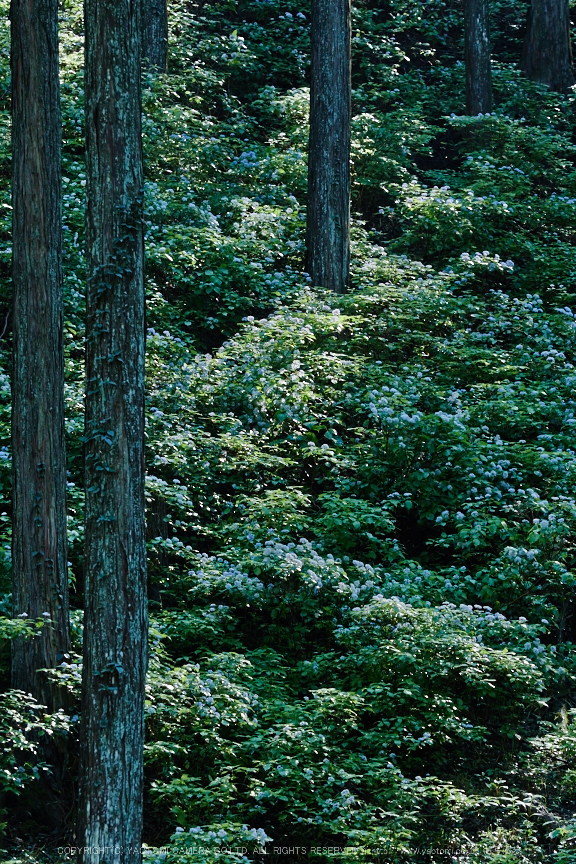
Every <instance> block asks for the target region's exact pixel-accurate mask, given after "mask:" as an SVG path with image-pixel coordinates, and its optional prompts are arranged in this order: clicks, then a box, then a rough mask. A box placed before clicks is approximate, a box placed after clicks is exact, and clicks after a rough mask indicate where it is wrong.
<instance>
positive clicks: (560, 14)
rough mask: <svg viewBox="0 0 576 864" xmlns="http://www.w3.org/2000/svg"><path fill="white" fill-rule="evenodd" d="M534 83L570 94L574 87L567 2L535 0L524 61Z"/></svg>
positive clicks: (525, 42) (531, 7) (525, 45)
mask: <svg viewBox="0 0 576 864" xmlns="http://www.w3.org/2000/svg"><path fill="white" fill-rule="evenodd" d="M521 67H522V71H523V72H524V73H525V75H526V77H527V78H530V80H531V81H538V82H539V83H540V84H546V85H547V86H548V87H549V88H550V90H555V91H556V92H557V93H567V92H568V90H569V89H570V87H572V86H573V84H574V83H575V80H574V65H573V62H572V45H571V41H570V10H569V8H568V0H532V4H531V6H530V10H529V12H528V26H527V30H526V37H525V40H524V50H523V52H522V61H521Z"/></svg>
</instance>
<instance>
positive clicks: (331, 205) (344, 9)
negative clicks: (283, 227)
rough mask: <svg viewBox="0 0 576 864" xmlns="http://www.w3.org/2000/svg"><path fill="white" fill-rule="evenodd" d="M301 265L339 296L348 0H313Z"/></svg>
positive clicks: (346, 171)
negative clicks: (304, 260)
mask: <svg viewBox="0 0 576 864" xmlns="http://www.w3.org/2000/svg"><path fill="white" fill-rule="evenodd" d="M311 40H312V55H311V76H312V79H311V88H310V145H309V151H308V220H307V227H306V268H307V270H308V272H309V274H310V276H311V277H312V282H313V283H314V285H321V286H323V287H325V288H329V289H331V290H332V291H336V292H337V293H338V294H342V293H343V292H344V291H345V289H346V286H347V284H348V278H349V269H350V114H351V104H350V103H351V92H352V91H351V77H350V75H351V73H350V0H313V2H312V33H311Z"/></svg>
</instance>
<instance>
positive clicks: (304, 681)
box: [0, 0, 576, 864]
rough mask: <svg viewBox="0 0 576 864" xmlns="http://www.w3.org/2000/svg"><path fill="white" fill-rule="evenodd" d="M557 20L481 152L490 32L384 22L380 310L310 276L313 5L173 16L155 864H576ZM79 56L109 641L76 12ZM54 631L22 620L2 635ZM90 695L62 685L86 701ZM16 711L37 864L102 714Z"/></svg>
mask: <svg viewBox="0 0 576 864" xmlns="http://www.w3.org/2000/svg"><path fill="white" fill-rule="evenodd" d="M4 5H5V4H4ZM4 11H6V10H4ZM524 15H525V4H524V3H522V2H514V3H508V4H503V3H499V2H498V3H495V4H494V22H493V23H494V28H493V29H494V39H495V69H494V77H495V102H496V109H495V111H494V113H493V114H492V115H491V116H485V117H475V118H469V117H465V116H463V112H464V84H463V80H464V75H463V66H462V63H461V61H460V57H461V53H462V33H461V9H460V7H459V5H458V4H452V3H451V2H450V0H425V2H424V3H421V4H414V3H410V2H404V0H391V2H387V3H384V4H381V3H377V2H375V0H374V2H372V0H363V2H361V3H358V4H356V6H355V9H354V115H355V119H354V129H353V136H354V137H353V163H354V192H353V211H354V212H355V214H356V216H355V221H354V228H353V239H354V243H353V290H351V291H350V292H349V293H348V294H347V295H346V296H345V297H340V298H336V297H334V296H329V295H327V294H326V293H325V292H322V291H319V290H316V289H314V288H313V287H312V286H311V285H310V284H309V280H308V279H307V277H306V275H305V274H304V273H303V272H302V260H303V229H304V224H305V210H304V200H305V183H306V159H305V149H306V135H307V132H306V123H307V104H308V91H307V89H306V75H307V51H308V21H309V9H308V6H307V5H306V4H304V5H302V4H300V5H298V6H290V7H289V8H288V7H286V5H285V4H282V3H280V2H278V0H238V2H232V0H217V2H214V3H211V4H208V5H206V6H203V7H198V6H193V5H192V4H189V3H187V2H184V0H171V3H170V22H171V54H170V71H169V74H168V75H166V76H159V77H157V78H154V77H148V78H146V80H145V82H144V84H145V90H144V107H145V122H144V130H145V139H144V146H145V158H146V165H147V184H146V208H147V215H146V219H147V222H146V225H147V228H146V231H147V280H148V282H147V288H148V304H149V305H148V310H149V327H150V329H149V338H148V375H149V377H148V409H147V410H148V415H147V418H148V419H147V424H148V425H147V434H148V438H147V459H148V475H149V476H148V481H147V482H148V501H149V510H148V530H149V548H150V558H149V562H150V564H149V571H150V601H151V603H150V605H151V614H152V619H153V628H152V643H153V656H152V662H151V668H150V676H149V694H148V701H147V713H148V744H147V750H146V762H147V799H146V814H145V823H146V826H147V829H146V837H145V840H146V842H147V844H148V846H149V851H147V852H146V856H145V858H146V860H147V861H149V862H159V861H161V860H164V858H165V857H166V853H165V852H162V851H158V847H167V846H168V845H170V853H169V855H168V858H167V860H170V861H174V862H177V864H185V862H186V864H196V862H206V864H216V862H222V864H224V862H226V864H228V862H234V861H247V860H248V861H252V860H273V859H274V855H273V850H274V847H296V846H299V847H302V846H306V847H307V848H308V850H309V849H310V847H312V846H314V847H334V846H337V847H343V846H347V847H348V849H347V852H346V854H345V856H344V853H333V854H329V853H326V854H324V853H322V852H319V853H318V854H316V855H315V856H314V857H315V860H317V861H327V860H342V859H345V860H351V861H361V862H366V864H375V862H377V861H378V862H395V861H402V860H410V861H414V862H417V864H419V862H422V864H424V862H429V861H436V860H452V858H451V856H450V854H446V855H445V856H438V855H436V854H435V853H431V852H426V851H422V849H428V848H430V847H435V848H441V849H445V850H446V849H450V850H452V853H453V858H454V860H458V861H462V862H466V864H512V862H530V864H532V862H556V864H574V862H576V819H575V817H574V813H573V802H574V793H575V791H576V764H575V761H574V760H575V758H576V711H575V710H574V708H573V706H574V705H575V704H576V703H575V701H574V692H575V676H576V665H575V662H574V655H573V653H572V649H573V645H572V640H573V639H574V635H575V634H574V623H573V608H574V584H575V581H576V574H575V570H574V567H575V536H576V495H575V492H574V489H575V486H576V448H575V447H574V427H575V425H576V398H575V396H574V385H575V383H576V365H575V363H576V361H575V360H574V357H575V353H576V317H575V316H576V312H574V311H573V309H572V306H573V304H574V305H576V304H575V300H576V296H575V294H574V293H573V292H574V289H573V285H574V279H575V275H576V249H575V245H574V238H575V237H576V218H575V216H574V204H575V203H576V145H575V144H574V140H573V137H574V136H573V130H574V113H573V112H574V101H573V98H572V97H559V96H556V95H554V94H549V93H546V92H544V91H542V90H541V89H540V88H538V87H536V86H534V85H531V84H529V83H528V82H526V81H524V80H523V79H522V77H521V76H520V74H519V73H518V71H517V69H516V60H517V58H518V56H519V52H520V45H521V36H522V22H523V20H524ZM3 20H5V19H3ZM62 28H63V32H62V51H63V62H62V79H63V100H64V103H63V111H64V122H65V130H64V131H65V164H64V176H65V179H64V190H65V191H64V205H65V231H66V233H65V237H66V250H65V256H66V258H65V265H66V285H65V288H66V304H67V305H66V308H67V317H66V346H67V374H68V380H67V400H68V402H67V404H68V433H69V441H68V453H69V507H70V560H71V573H72V578H73V603H74V605H75V606H76V607H77V608H78V609H79V608H80V607H81V604H82V597H81V578H80V577H81V570H82V461H81V436H82V426H83V417H82V387H83V371H82V360H83V308H82V304H83V281H84V270H83V266H84V264H83V251H82V236H83V206H84V198H83V187H84V175H83V166H82V146H83V145H82V73H81V50H82V24H81V9H80V4H78V3H77V2H76V0H64V2H63V4H62ZM2 40H3V41H2V48H1V50H0V58H1V60H2V68H1V75H2V80H3V81H4V82H7V80H8V65H7V64H8V48H7V30H6V28H4V30H3V31H2ZM6 86H7V84H6ZM5 98H6V96H5V95H4V99H5ZM3 107H4V112H3V113H2V115H1V116H0V124H1V128H2V136H1V141H0V146H1V148H2V152H1V154H0V157H1V160H2V166H1V170H2V178H3V185H2V193H1V194H2V200H3V202H4V203H3V204H2V207H3V208H4V209H2V210H0V217H1V218H2V220H3V221H2V225H1V226H0V228H1V230H2V238H3V241H4V242H3V243H2V246H3V248H2V249H0V262H1V263H0V266H1V268H2V283H1V291H2V301H3V304H4V306H3V308H4V310H7V309H8V307H9V299H8V298H9V291H10V287H9V280H8V272H9V271H8V263H9V256H10V248H9V242H10V241H9V221H10V220H9V207H8V202H9V190H8V186H7V182H8V181H7V178H8V174H9V123H8V119H7V118H8V115H7V110H8V106H7V104H6V102H4V106H3ZM1 214H4V215H1ZM4 314H5V312H4ZM8 332H9V331H7V334H6V336H7V335H8ZM2 344H3V345H4V348H3V349H2V362H3V369H4V371H3V372H2V378H1V381H0V398H1V400H2V402H1V405H0V436H1V438H2V444H3V447H2V449H0V482H1V483H2V494H3V496H4V502H5V503H4V505H3V508H4V510H5V512H2V515H1V516H0V521H1V523H2V526H3V535H2V543H3V546H2V549H3V553H2V561H1V564H2V574H3V575H2V579H3V583H2V584H3V588H4V590H5V591H8V590H9V548H10V533H9V532H10V528H9V512H10V511H9V499H8V495H9V464H10V463H9V451H8V443H9V377H8V373H9V368H10V360H9V344H8V342H7V340H6V337H5V338H4V341H3V343H2ZM2 608H3V609H4V610H5V611H6V610H7V609H8V608H9V603H8V599H7V598H6V600H5V602H4V605H3V607H2ZM6 614H7V612H6ZM80 621H81V616H80V614H79V613H78V612H75V613H74V633H75V639H76V643H75V647H76V651H77V652H80V647H81V624H80ZM33 626H35V625H28V624H27V623H26V622H10V621H9V620H8V619H6V620H5V621H4V623H3V624H1V626H0V636H6V637H9V636H10V635H13V634H14V633H15V632H17V631H18V632H20V631H21V630H22V629H23V628H25V627H28V628H29V629H30V631H31V632H32V631H33ZM47 626H50V625H49V624H48V625H47ZM3 651H4V653H3V654H2V662H3V672H2V674H3V676H4V678H3V681H4V685H5V689H6V688H7V686H8V677H7V670H8V659H9V658H8V652H7V650H6V648H5V647H4V649H3ZM79 662H80V659H79V657H76V658H74V657H72V658H70V662H69V663H63V664H62V668H61V669H60V670H59V671H58V672H57V675H58V676H59V677H60V679H61V680H62V683H63V684H64V685H66V686H68V687H69V689H70V691H71V694H72V696H71V698H72V700H74V699H76V700H77V698H78V688H79V681H80V672H79ZM1 698H2V711H3V712H4V714H3V715H2V716H3V719H2V720H0V725H1V724H5V726H6V730H8V731H7V732H6V737H5V741H6V744H2V745H0V794H1V793H2V792H3V791H5V792H6V796H5V798H4V799H3V801H2V802H0V803H1V804H2V806H3V807H4V809H5V811H6V810H10V808H12V813H13V816H12V820H11V821H10V820H9V821H8V827H7V829H6V830H7V834H6V843H7V847H6V848H7V852H6V856H7V857H8V858H10V860H14V861H24V860H31V858H30V854H31V853H28V857H27V856H26V855H25V856H24V857H18V856H22V851H19V852H17V851H15V840H14V838H15V837H23V836H26V832H28V834H29V835H30V836H32V837H33V838H34V840H33V842H34V844H35V847H36V848H40V847H41V846H42V843H43V842H44V843H45V845H46V851H45V852H43V853H40V852H36V853H34V855H33V856H32V857H33V859H34V860H44V857H45V856H47V860H48V859H49V856H50V848H51V846H50V843H52V842H53V838H52V840H50V841H49V840H48V839H46V838H44V841H43V835H42V834H40V835H39V834H38V829H37V827H36V826H35V825H34V824H33V820H34V819H35V818H36V817H34V815H33V814H34V813H35V812H36V811H35V810H34V800H35V796H37V784H38V782H39V781H37V780H36V779H35V775H37V774H38V773H39V772H41V771H42V770H43V769H45V767H46V766H44V765H43V764H41V763H40V764H39V763H38V762H37V761H35V759H36V754H37V753H38V748H37V741H38V736H39V733H40V732H42V731H43V732H44V733H47V734H52V733H56V732H58V731H59V732H60V733H62V734H66V735H67V736H68V738H69V748H70V752H71V754H72V756H71V759H70V771H71V775H72V776H71V781H70V782H72V783H73V781H74V777H73V774H74V771H75V770H76V766H77V755H75V754H76V747H77V743H76V738H75V733H74V730H75V729H76V728H77V723H76V721H77V713H78V710H79V706H78V705H77V704H76V707H75V708H74V709H73V710H74V711H75V712H76V714H74V716H73V717H72V718H71V721H69V720H67V719H66V718H65V717H63V716H56V717H46V716H45V715H43V714H42V712H41V710H40V709H39V708H38V706H34V705H33V704H32V703H31V702H30V700H29V699H28V700H25V699H23V698H21V697H20V696H19V695H18V694H14V693H13V692H12V691H9V690H8V691H7V692H6V693H5V695H3V696H2V697H1ZM4 718H5V719H4ZM2 734H4V726H2ZM27 790H28V792H27ZM35 790H36V791H35ZM17 793H18V796H17ZM16 809H17V812H18V814H19V821H18V819H17V818H16V816H15V815H14V813H15V812H16ZM26 812H29V813H30V814H31V815H30V817H29V819H28V821H27V820H26V818H25V817H23V816H22V814H26ZM4 818H8V817H7V816H5V817H4ZM63 842H70V841H69V840H67V839H66V838H64V839H63V838H62V836H60V837H59V838H58V839H57V841H55V843H54V845H59V844H61V843H63ZM265 844H267V851H268V853H269V855H270V859H261V858H260V857H259V854H258V850H260V849H261V848H262V847H263V846H264V845H265ZM16 845H19V846H20V850H21V847H22V844H21V843H20V844H17V843H16ZM236 847H238V849H242V848H245V849H246V850H247V851H246V852H242V851H234V850H235V849H236ZM417 849H419V850H420V851H416V850H417ZM194 850H196V851H194ZM198 850H201V851H198ZM377 850H380V851H377ZM300 857H301V856H296V855H294V856H291V855H289V854H284V855H278V856H277V859H274V860H279V861H286V862H288V861H291V860H297V859H298V860H300Z"/></svg>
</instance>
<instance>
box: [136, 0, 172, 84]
mask: <svg viewBox="0 0 576 864" xmlns="http://www.w3.org/2000/svg"><path fill="white" fill-rule="evenodd" d="M142 62H143V64H144V67H145V68H148V69H151V70H156V71H157V72H166V70H167V68H168V8H167V3H166V0H142Z"/></svg>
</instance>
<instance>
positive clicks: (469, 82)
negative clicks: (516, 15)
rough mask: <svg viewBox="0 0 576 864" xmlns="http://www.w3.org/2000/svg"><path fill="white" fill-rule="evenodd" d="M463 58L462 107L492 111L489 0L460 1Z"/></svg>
mask: <svg viewBox="0 0 576 864" xmlns="http://www.w3.org/2000/svg"><path fill="white" fill-rule="evenodd" d="M464 57H465V65H466V110H467V112H468V114H470V115H472V116H476V115H477V114H486V113H488V112H490V111H491V110H492V67H491V61H490V4H489V0H464Z"/></svg>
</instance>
